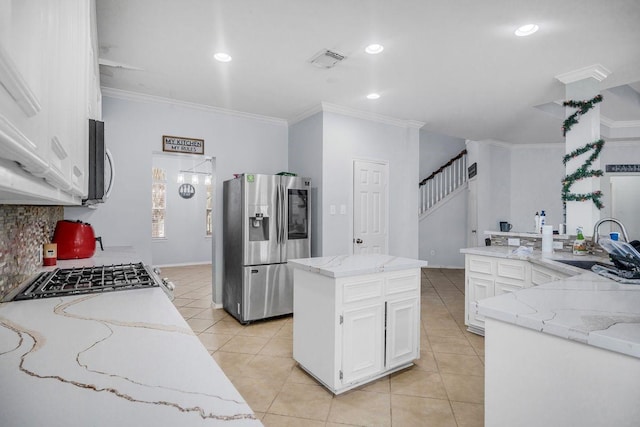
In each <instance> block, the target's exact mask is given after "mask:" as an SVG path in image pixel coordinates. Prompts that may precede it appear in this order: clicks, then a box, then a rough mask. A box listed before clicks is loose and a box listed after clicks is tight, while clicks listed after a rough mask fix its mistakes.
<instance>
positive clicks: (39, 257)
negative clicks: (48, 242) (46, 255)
mask: <svg viewBox="0 0 640 427" xmlns="http://www.w3.org/2000/svg"><path fill="white" fill-rule="evenodd" d="M36 259H37V260H38V265H42V246H40V247H38V248H36Z"/></svg>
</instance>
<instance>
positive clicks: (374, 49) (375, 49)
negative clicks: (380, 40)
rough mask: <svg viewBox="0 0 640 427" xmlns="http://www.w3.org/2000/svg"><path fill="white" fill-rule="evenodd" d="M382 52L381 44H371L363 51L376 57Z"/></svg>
mask: <svg viewBox="0 0 640 427" xmlns="http://www.w3.org/2000/svg"><path fill="white" fill-rule="evenodd" d="M383 50H384V46H382V45H381V44H377V43H373V44H370V45H369V46H367V47H366V48H365V49H364V51H365V52H367V53H368V54H370V55H377V54H379V53H380V52H382V51H383Z"/></svg>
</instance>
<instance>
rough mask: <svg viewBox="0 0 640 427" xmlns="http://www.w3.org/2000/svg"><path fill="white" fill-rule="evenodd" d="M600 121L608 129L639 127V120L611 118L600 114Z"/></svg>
mask: <svg viewBox="0 0 640 427" xmlns="http://www.w3.org/2000/svg"><path fill="white" fill-rule="evenodd" d="M600 122H601V123H602V124H603V125H605V126H606V127H608V128H610V129H614V128H615V129H622V128H640V120H611V119H609V118H607V117H603V116H600Z"/></svg>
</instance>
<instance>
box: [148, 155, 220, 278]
mask: <svg viewBox="0 0 640 427" xmlns="http://www.w3.org/2000/svg"><path fill="white" fill-rule="evenodd" d="M151 172H152V173H151V175H152V184H151V185H152V206H151V230H150V232H151V237H152V241H153V244H152V263H153V265H157V266H176V265H192V264H212V261H213V245H214V228H213V215H214V209H215V207H214V206H213V202H214V200H215V184H216V179H215V159H214V158H212V157H203V156H200V155H193V154H176V153H154V154H153V163H152V171H151Z"/></svg>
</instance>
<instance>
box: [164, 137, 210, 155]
mask: <svg viewBox="0 0 640 427" xmlns="http://www.w3.org/2000/svg"><path fill="white" fill-rule="evenodd" d="M162 151H166V152H171V153H186V154H204V139H196V138H183V137H181V136H171V135H162Z"/></svg>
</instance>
